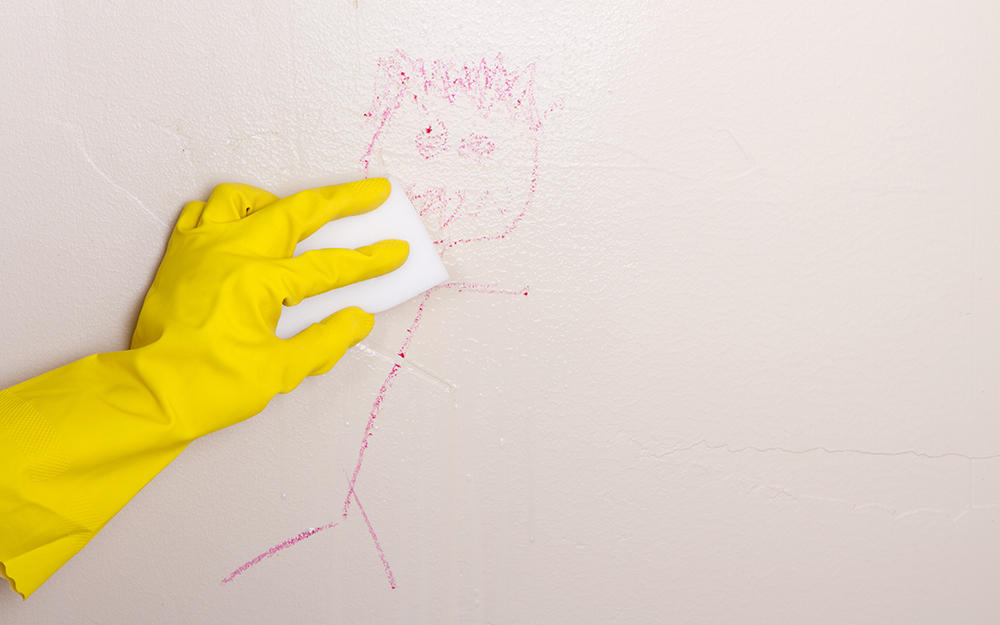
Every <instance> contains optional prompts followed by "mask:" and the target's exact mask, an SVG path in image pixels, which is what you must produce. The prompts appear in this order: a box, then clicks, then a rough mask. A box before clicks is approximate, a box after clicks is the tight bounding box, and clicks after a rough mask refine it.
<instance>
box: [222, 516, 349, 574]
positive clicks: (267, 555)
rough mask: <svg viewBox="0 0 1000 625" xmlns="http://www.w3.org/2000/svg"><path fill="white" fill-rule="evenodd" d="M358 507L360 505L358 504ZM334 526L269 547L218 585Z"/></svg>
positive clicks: (303, 533)
mask: <svg viewBox="0 0 1000 625" xmlns="http://www.w3.org/2000/svg"><path fill="white" fill-rule="evenodd" d="M358 505H360V504H358ZM336 526H337V524H336V523H327V524H326V525H323V526H321V527H313V528H310V529H308V530H306V531H304V532H301V533H300V534H299V535H298V536H296V537H294V538H289V539H288V540H286V541H284V542H281V543H278V544H277V545H275V546H273V547H271V548H270V549H268V550H267V551H265V552H264V553H262V554H260V555H259V556H257V557H256V558H254V559H253V560H250V561H249V562H246V563H245V564H242V565H241V566H240V567H239V568H238V569H236V570H235V571H233V572H232V573H230V574H229V577H227V578H226V579H224V580H222V581H221V582H219V583H220V584H228V583H229V582H231V581H233V580H234V579H235V578H236V576H237V575H240V574H241V573H243V572H244V571H246V570H247V569H249V568H250V567H252V566H254V565H255V564H257V563H258V562H260V561H261V560H263V559H265V558H270V557H271V556H274V555H276V554H277V553H278V552H279V551H281V550H282V549H288V548H289V547H291V546H292V545H295V544H297V543H300V542H302V541H303V540H305V539H307V538H309V537H310V536H313V535H315V534H318V533H319V532H322V531H323V530H328V529H330V528H331V527H336Z"/></svg>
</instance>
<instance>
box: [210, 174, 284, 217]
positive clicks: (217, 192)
mask: <svg viewBox="0 0 1000 625" xmlns="http://www.w3.org/2000/svg"><path fill="white" fill-rule="evenodd" d="M279 199H281V198H279V197H278V196H277V195H275V194H273V193H271V192H270V191H265V190H264V189H258V188H257V187H251V186H250V185H248V184H240V183H237V182H224V183H222V184H220V185H217V186H216V187H215V189H213V190H212V195H211V196H210V197H209V198H208V203H207V204H206V205H205V208H204V210H202V212H201V218H200V219H199V220H198V226H203V225H206V224H225V223H230V222H233V221H239V220H240V219H243V218H244V217H246V216H247V215H249V214H251V213H254V212H256V211H259V210H260V209H262V208H264V207H266V206H270V205H271V204H273V203H274V202H276V201H278V200H279Z"/></svg>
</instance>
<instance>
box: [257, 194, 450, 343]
mask: <svg viewBox="0 0 1000 625" xmlns="http://www.w3.org/2000/svg"><path fill="white" fill-rule="evenodd" d="M389 183H390V184H391V185H392V191H391V192H390V193H389V198H388V199H387V200H386V201H385V202H384V203H383V204H382V205H381V206H379V207H378V208H376V209H375V210H373V211H371V212H369V213H365V214H364V215H355V216H353V217H344V218H343V219H335V220H334V221H331V222H330V223H328V224H326V225H325V226H323V227H322V228H320V229H319V230H317V231H316V232H315V233H313V235H312V236H310V237H309V238H307V239H304V240H303V241H301V242H299V244H298V245H297V246H295V256H298V255H299V254H301V253H303V252H306V251H308V250H315V249H320V248H327V247H344V248H355V247H361V246H363V245H371V244H372V243H375V242H378V241H381V240H382V239H402V240H404V241H406V242H407V243H409V244H410V255H409V257H408V258H407V259H406V262H405V263H403V266H402V267H400V268H399V269H397V270H396V271H393V272H392V273H389V274H386V275H384V276H379V277H377V278H372V279H371V280H365V281H364V282H357V283H355V284H349V285H347V286H344V287H340V288H339V289H334V290H332V291H327V292H326V293H322V294H320V295H316V296H314V297H309V298H306V299H304V300H302V302H301V303H300V304H298V305H297V306H290V307H289V306H285V307H282V310H281V318H280V319H279V320H278V327H277V329H276V330H275V334H277V335H278V336H279V337H281V338H283V339H286V338H289V337H291V336H294V335H296V334H298V333H299V332H301V331H302V330H304V329H306V328H307V327H309V326H310V325H311V324H313V323H315V322H317V321H322V320H323V319H325V318H326V317H328V316H330V315H332V314H333V313H335V312H337V311H338V310H341V309H343V308H347V307H348V306H358V307H359V308H361V309H362V310H365V311H367V312H370V313H379V312H382V311H384V310H389V309H390V308H392V307H394V306H398V305H399V304H402V303H403V302H405V301H407V300H408V299H410V298H412V297H414V296H416V295H419V294H421V293H423V292H424V291H426V290H427V289H429V288H431V287H434V286H437V285H439V284H441V283H442V282H444V281H445V280H447V279H448V270H447V269H445V267H444V263H442V262H441V257H440V256H439V255H438V252H437V250H436V249H435V248H434V243H433V242H432V241H431V238H430V236H428V234H427V230H426V229H425V228H424V224H423V222H421V221H420V216H419V215H417V211H416V210H415V209H414V208H413V205H412V204H410V200H409V199H408V198H407V197H406V193H404V192H403V186H402V185H401V184H400V183H399V181H398V180H396V179H395V178H393V177H390V178H389Z"/></svg>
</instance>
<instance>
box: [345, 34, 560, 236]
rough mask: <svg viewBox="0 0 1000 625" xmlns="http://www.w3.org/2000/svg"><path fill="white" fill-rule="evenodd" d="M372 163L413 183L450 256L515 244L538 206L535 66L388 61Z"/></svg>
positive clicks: (383, 64)
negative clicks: (485, 243) (514, 234)
mask: <svg viewBox="0 0 1000 625" xmlns="http://www.w3.org/2000/svg"><path fill="white" fill-rule="evenodd" d="M365 117H366V118H368V120H369V122H370V123H371V124H372V128H373V136H372V141H371V144H370V145H369V149H368V152H367V153H366V155H365V157H364V158H363V159H362V161H363V163H364V164H365V166H366V167H368V166H370V165H374V166H376V167H378V168H380V169H384V170H385V171H387V172H390V173H392V174H394V175H396V176H398V177H400V178H401V179H403V180H404V181H413V182H412V186H411V187H410V188H408V189H407V194H408V195H409V196H410V199H411V200H412V201H413V203H414V206H416V208H417V209H418V210H419V211H420V213H421V216H422V217H424V221H425V223H426V224H427V226H428V227H429V228H431V229H432V230H435V231H436V232H435V233H434V234H435V235H436V238H437V239H438V242H439V243H440V244H441V245H443V246H444V248H447V247H450V246H452V245H455V244H458V243H465V242H469V241H481V240H490V239H496V238H502V237H503V236H506V234H507V233H509V232H510V230H512V229H513V227H515V226H516V224H517V222H518V221H519V220H520V218H521V217H522V216H523V215H524V213H525V211H526V210H527V208H528V207H529V206H530V204H531V201H532V199H533V198H532V196H533V194H534V190H535V180H536V174H537V169H538V136H539V132H540V130H541V116H540V114H539V112H538V108H537V106H536V103H535V96H534V76H533V67H530V66H529V67H528V68H527V69H525V70H520V71H511V70H508V69H507V68H506V67H505V65H504V62H503V59H502V58H501V57H499V56H498V57H497V59H496V60H495V61H493V62H487V61H486V60H485V59H484V60H483V61H482V62H480V63H479V64H477V65H472V66H470V65H464V66H459V65H457V64H454V63H449V62H444V61H434V62H424V61H423V60H422V59H414V58H411V57H408V56H407V55H405V54H404V53H402V52H398V51H397V52H394V53H393V54H391V55H389V56H388V57H386V58H383V59H380V61H379V71H378V75H377V78H376V84H375V97H374V99H373V101H372V106H371V109H370V110H369V112H368V113H366V115H365Z"/></svg>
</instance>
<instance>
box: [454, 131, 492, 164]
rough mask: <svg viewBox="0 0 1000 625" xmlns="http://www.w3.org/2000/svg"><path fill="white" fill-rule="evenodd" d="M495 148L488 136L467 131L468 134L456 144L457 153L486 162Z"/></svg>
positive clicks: (479, 161) (476, 160) (478, 161)
mask: <svg viewBox="0 0 1000 625" xmlns="http://www.w3.org/2000/svg"><path fill="white" fill-rule="evenodd" d="M495 149H497V146H496V144H495V143H493V142H492V141H490V138H489V137H487V136H485V135H477V134H476V133H469V136H468V137H466V138H464V139H462V143H461V144H460V145H459V146H458V153H459V155H461V156H464V157H465V158H467V159H469V160H473V161H475V162H477V163H486V161H487V160H489V158H490V155H491V154H493V150H495Z"/></svg>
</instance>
